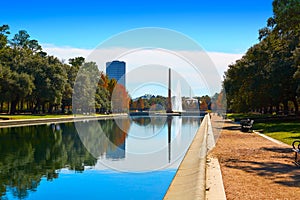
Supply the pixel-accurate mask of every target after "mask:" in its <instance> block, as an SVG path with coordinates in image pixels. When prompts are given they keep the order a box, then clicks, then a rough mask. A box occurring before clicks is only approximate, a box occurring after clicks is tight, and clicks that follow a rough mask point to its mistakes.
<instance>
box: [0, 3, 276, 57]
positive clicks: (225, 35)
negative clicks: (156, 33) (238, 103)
mask: <svg viewBox="0 0 300 200" xmlns="http://www.w3.org/2000/svg"><path fill="white" fill-rule="evenodd" d="M1 7H2V9H1V12H0V24H8V25H10V27H11V32H12V33H13V34H14V33H16V32H17V31H18V30H21V29H25V30H27V31H28V33H29V34H30V35H31V37H32V38H34V39H37V40H38V41H39V42H40V43H41V44H51V45H54V46H68V47H74V48H85V49H92V48H95V47H96V46H97V45H98V44H99V43H101V42H102V41H104V40H105V39H107V38H109V37H111V36H112V35H115V34H118V33H119V32H122V31H126V30H129V29H133V28H141V27H162V28H169V29H173V30H176V31H179V32H182V33H183V34H186V35H187V36H189V37H191V38H192V39H194V40H195V41H196V42H198V43H199V44H200V45H201V46H202V47H203V48H204V49H205V50H207V51H213V52H224V53H244V52H245V51H246V50H247V49H248V48H249V47H250V46H251V45H253V44H254V43H256V42H258V40H257V37H258V29H259V28H262V27H264V26H265V24H266V20H267V19H268V18H269V17H270V16H272V0H263V1H261V0H260V1H259V0H247V1H236V0H229V1H220V0H214V1H208V0H205V1H204V0H198V1H197V0H185V1H176V0H175V1H158V0H153V1H89V0H85V1H81V0H80V1H70V0H67V1H63V0H61V1H58V0H53V1H36V0H29V1H13V3H11V2H10V1H3V2H1Z"/></svg>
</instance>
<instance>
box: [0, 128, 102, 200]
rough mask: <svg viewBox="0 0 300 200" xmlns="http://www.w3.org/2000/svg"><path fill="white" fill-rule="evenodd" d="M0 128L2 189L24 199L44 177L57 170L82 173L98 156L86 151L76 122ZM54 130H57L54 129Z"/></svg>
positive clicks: (50, 175)
mask: <svg viewBox="0 0 300 200" xmlns="http://www.w3.org/2000/svg"><path fill="white" fill-rule="evenodd" d="M54 128H55V129H53V126H46V125H43V126H28V127H19V128H3V129H0V190H1V195H3V194H5V193H6V191H7V189H10V190H12V193H13V195H14V196H16V197H18V198H24V197H26V196H27V194H28V190H31V191H34V190H36V188H37V186H38V185H39V182H40V180H41V178H42V177H46V178H47V180H49V181H51V180H53V179H55V178H58V176H59V175H58V173H57V171H56V170H57V169H61V168H64V167H68V168H69V169H71V170H75V171H78V172H81V171H83V170H84V166H85V165H90V166H92V165H95V163H96V161H97V160H96V159H95V158H94V157H93V156H92V155H91V154H90V153H89V152H88V151H86V149H85V147H84V146H83V145H82V143H81V141H80V139H79V137H78V135H77V134H74V133H75V127H74V125H72V124H61V125H60V128H59V129H57V128H58V127H54ZM53 130H54V131H53Z"/></svg>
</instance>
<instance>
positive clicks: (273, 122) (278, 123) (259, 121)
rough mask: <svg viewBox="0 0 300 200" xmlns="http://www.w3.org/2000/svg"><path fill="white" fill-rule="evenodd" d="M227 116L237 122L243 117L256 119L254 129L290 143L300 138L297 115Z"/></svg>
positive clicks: (240, 114)
mask: <svg viewBox="0 0 300 200" xmlns="http://www.w3.org/2000/svg"><path fill="white" fill-rule="evenodd" d="M227 118H229V119H231V120H233V121H237V122H238V121H240V120H241V119H247V118H250V119H254V124H253V129H254V130H257V131H259V132H261V133H263V134H265V135H267V136H269V137H272V138H274V139H277V140H279V141H282V142H284V143H286V144H289V145H290V144H292V142H293V141H294V140H297V139H298V140H300V121H299V117H298V118H297V117H296V116H294V117H291V116H276V115H271V114H242V113H230V114H227Z"/></svg>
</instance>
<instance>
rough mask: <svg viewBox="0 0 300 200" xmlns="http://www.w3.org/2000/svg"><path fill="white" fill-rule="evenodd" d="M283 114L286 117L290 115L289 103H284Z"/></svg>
mask: <svg viewBox="0 0 300 200" xmlns="http://www.w3.org/2000/svg"><path fill="white" fill-rule="evenodd" d="M283 113H284V114H285V115H288V114H289V106H288V101H284V102H283Z"/></svg>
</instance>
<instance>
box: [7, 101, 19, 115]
mask: <svg viewBox="0 0 300 200" xmlns="http://www.w3.org/2000/svg"><path fill="white" fill-rule="evenodd" d="M17 104H18V100H14V101H12V102H11V103H10V111H9V114H11V115H14V114H15V113H16V107H17Z"/></svg>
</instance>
